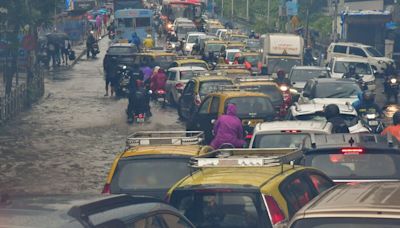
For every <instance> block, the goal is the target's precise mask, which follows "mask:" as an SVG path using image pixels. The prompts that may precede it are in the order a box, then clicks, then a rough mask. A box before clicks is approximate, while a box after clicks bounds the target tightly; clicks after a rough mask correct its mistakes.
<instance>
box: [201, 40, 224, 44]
mask: <svg viewBox="0 0 400 228" xmlns="http://www.w3.org/2000/svg"><path fill="white" fill-rule="evenodd" d="M206 43H207V44H226V42H225V41H222V40H207V41H206Z"/></svg>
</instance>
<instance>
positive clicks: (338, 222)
mask: <svg viewBox="0 0 400 228" xmlns="http://www.w3.org/2000/svg"><path fill="white" fill-rule="evenodd" d="M337 227H348V228H376V227H382V228H395V227H399V219H398V218H396V219H390V218H365V217H363V218H307V219H301V220H298V221H296V222H295V223H294V224H293V225H292V226H291V228H337Z"/></svg>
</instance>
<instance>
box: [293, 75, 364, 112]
mask: <svg viewBox="0 0 400 228" xmlns="http://www.w3.org/2000/svg"><path fill="white" fill-rule="evenodd" d="M361 92H362V91H361V89H360V87H359V85H358V84H357V82H356V81H355V80H352V79H334V78H314V79H310V80H308V81H307V83H306V85H305V86H304V90H303V93H302V94H300V98H299V103H300V104H307V103H313V104H325V105H328V104H347V103H350V104H352V103H353V102H354V101H356V100H357V99H358V98H357V95H358V94H359V93H361Z"/></svg>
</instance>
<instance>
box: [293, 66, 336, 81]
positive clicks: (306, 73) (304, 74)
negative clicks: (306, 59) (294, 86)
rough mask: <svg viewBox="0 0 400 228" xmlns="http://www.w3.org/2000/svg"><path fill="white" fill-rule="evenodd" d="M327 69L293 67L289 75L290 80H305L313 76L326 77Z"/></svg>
mask: <svg viewBox="0 0 400 228" xmlns="http://www.w3.org/2000/svg"><path fill="white" fill-rule="evenodd" d="M328 77H329V75H328V71H327V70H303V69H294V70H293V71H292V74H291V76H290V80H291V81H292V82H306V81H308V80H309V79H313V78H328Z"/></svg>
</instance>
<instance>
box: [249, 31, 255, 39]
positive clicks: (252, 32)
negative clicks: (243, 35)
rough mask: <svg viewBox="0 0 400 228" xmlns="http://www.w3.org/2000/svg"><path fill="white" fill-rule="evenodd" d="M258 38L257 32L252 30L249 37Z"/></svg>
mask: <svg viewBox="0 0 400 228" xmlns="http://www.w3.org/2000/svg"><path fill="white" fill-rule="evenodd" d="M255 38H256V33H255V32H254V30H251V31H250V35H249V39H255Z"/></svg>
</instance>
